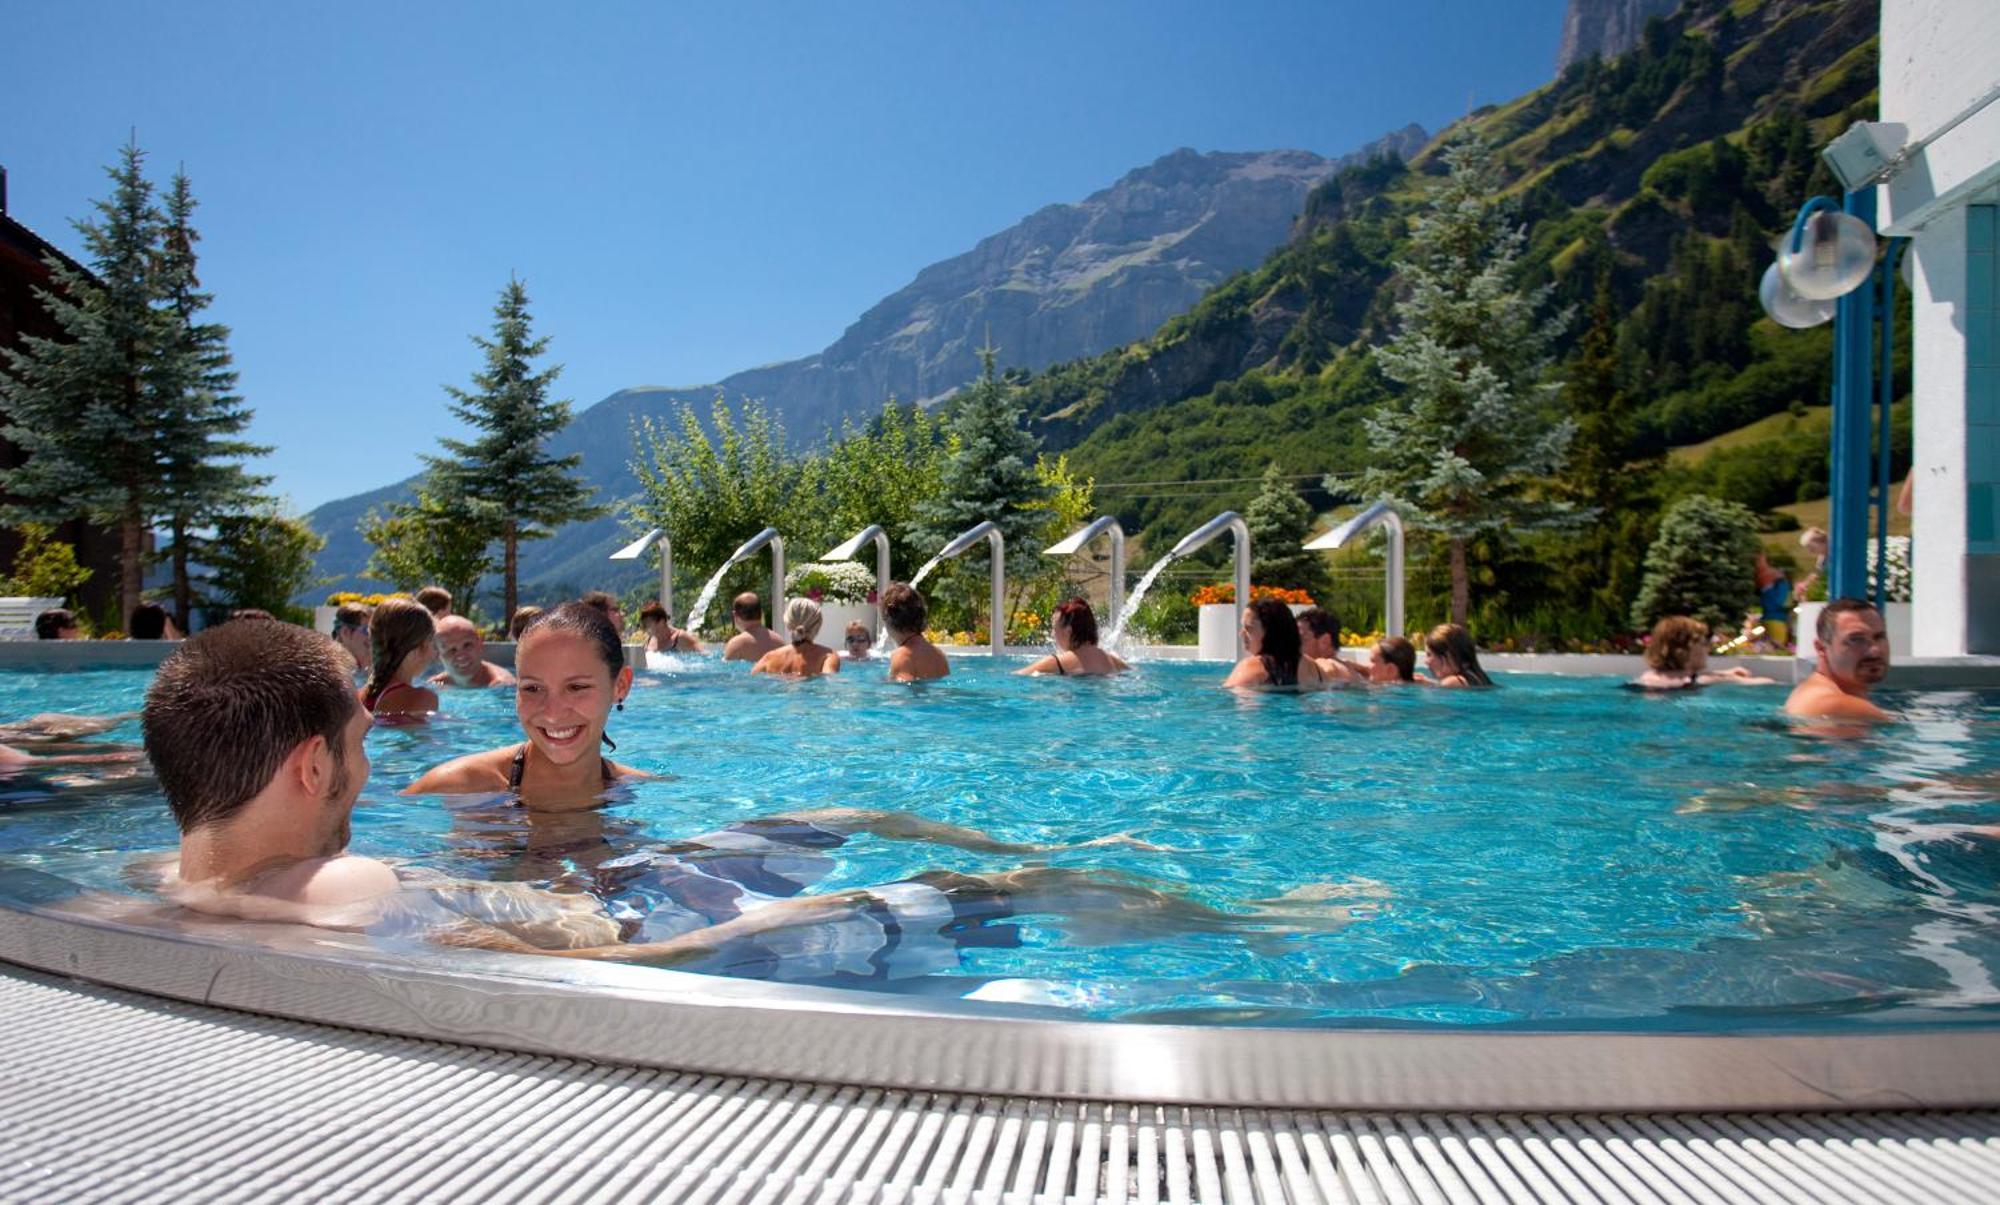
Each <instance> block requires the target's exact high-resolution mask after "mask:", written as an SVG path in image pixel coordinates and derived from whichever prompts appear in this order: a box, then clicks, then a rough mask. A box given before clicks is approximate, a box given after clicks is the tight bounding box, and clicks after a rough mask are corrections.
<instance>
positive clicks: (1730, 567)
mask: <svg viewBox="0 0 2000 1205" xmlns="http://www.w3.org/2000/svg"><path fill="white" fill-rule="evenodd" d="M1757 550H1758V543H1757V518H1756V516H1755V515H1752V514H1751V513H1750V511H1749V508H1747V507H1745V506H1742V505H1740V504H1738V503H1735V502H1719V501H1717V500H1716V499H1714V498H1711V497H1709V496H1707V495H1706V494H1689V495H1688V496H1687V497H1685V498H1682V499H1680V500H1679V501H1677V502H1675V503H1674V504H1673V506H1671V507H1669V508H1668V509H1667V513H1666V515H1665V517H1664V518H1662V519H1661V520H1660V534H1659V536H1658V537H1656V538H1655V539H1654V540H1653V545H1652V547H1650V548H1648V549H1646V578H1645V581H1643V582H1642V583H1640V586H1639V596H1638V597H1637V598H1636V599H1634V600H1633V601H1632V626H1634V627H1636V628H1650V627H1652V626H1653V625H1654V624H1655V623H1657V622H1658V621H1659V620H1661V619H1663V618H1665V617H1666V616H1669V615H1692V616H1693V617H1694V618H1696V619H1699V620H1701V621H1702V622H1703V623H1706V624H1707V625H1708V626H1709V627H1711V628H1720V627H1734V626H1735V625H1736V624H1737V622H1738V621H1739V620H1741V619H1742V618H1743V615H1744V613H1745V612H1747V611H1750V610H1751V609H1752V608H1754V607H1756V606H1757V582H1756V575H1755V573H1754V566H1755V563H1756V560H1757Z"/></svg>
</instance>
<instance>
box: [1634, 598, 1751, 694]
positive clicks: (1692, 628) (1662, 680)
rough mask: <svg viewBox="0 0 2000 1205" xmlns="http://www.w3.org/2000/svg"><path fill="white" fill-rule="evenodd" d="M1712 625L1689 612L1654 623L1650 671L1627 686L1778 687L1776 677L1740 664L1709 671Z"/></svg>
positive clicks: (1648, 650)
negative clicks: (1689, 616)
mask: <svg viewBox="0 0 2000 1205" xmlns="http://www.w3.org/2000/svg"><path fill="white" fill-rule="evenodd" d="M1707 666H1708V625H1707V624H1705V623H1703V622H1702V621H1701V620H1699V619H1690V618H1688V617H1687V616H1685V615H1669V616H1667V617H1666V618H1665V619H1662V620H1661V621H1660V622H1658V623H1656V624H1654V625H1653V631H1652V634H1651V635H1650V636H1648V637H1647V638H1646V672H1645V673H1642V674H1640V675H1639V676H1638V677H1636V678H1634V679H1632V680H1631V681H1630V682H1628V683H1626V684H1625V685H1627V686H1630V687H1632V688H1634V689H1636V690H1645V691H1672V690H1691V689H1693V688H1695V687H1698V686H1713V685H1716V684H1718V683H1729V684H1732V685H1736V686H1776V685H1777V680H1776V679H1774V678H1759V677H1757V676H1756V675H1755V674H1752V673H1751V672H1750V671H1749V670H1748V669H1745V668H1744V667H1742V666H1740V665H1736V666H1731V667H1730V668H1728V669H1725V670H1720V671H1717V672H1715V673H1709V672H1706V671H1707Z"/></svg>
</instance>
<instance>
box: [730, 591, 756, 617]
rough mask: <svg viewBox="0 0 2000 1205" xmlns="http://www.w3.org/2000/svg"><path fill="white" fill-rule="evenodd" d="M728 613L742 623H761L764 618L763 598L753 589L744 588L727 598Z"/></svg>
mask: <svg viewBox="0 0 2000 1205" xmlns="http://www.w3.org/2000/svg"><path fill="white" fill-rule="evenodd" d="M729 613H730V614H731V615H734V616H735V617H736V618H738V619H740V620H742V621H743V622H744V623H761V622H763V619H764V600H763V599H760V598H758V597H757V595H756V594H755V593H754V592H753V591H749V590H746V591H744V592H743V593H741V594H739V595H737V596H736V597H735V598H732V599H730V600H729Z"/></svg>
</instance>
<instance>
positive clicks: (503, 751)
mask: <svg viewBox="0 0 2000 1205" xmlns="http://www.w3.org/2000/svg"><path fill="white" fill-rule="evenodd" d="M515 669H516V670H517V672H518V675H519V679H520V682H519V685H518V686H516V688H515V692H514V712H515V714H516V715H517V716H519V717H520V721H521V732H522V734H523V735H525V736H526V737H527V738H528V739H527V740H526V741H524V742H522V743H521V744H519V745H510V746H503V747H501V748H499V749H489V750H487V751H486V752H484V753H474V754H470V755H468V756H465V757H461V758H458V759H456V760H454V761H448V762H446V763H445V764H443V765H441V766H437V767H435V768H433V769H432V770H430V771H428V772H427V773H425V774H424V775H423V777H421V778H419V779H417V781H416V782H414V783H411V784H410V786H409V788H408V789H407V790H405V791H404V792H403V793H404V794H406V795H477V794H496V793H501V792H510V791H511V792H513V793H514V794H515V795H516V796H517V797H518V798H519V800H520V802H521V803H522V805H524V806H526V807H530V808H534V809H536V810H538V811H568V810H572V809H576V808H590V807H596V806H598V805H599V804H600V803H602V802H603V800H602V796H603V794H604V790H605V788H606V787H608V786H610V785H611V784H612V783H615V782H617V781H618V780H620V779H621V778H645V777H649V775H646V774H644V773H642V772H641V771H638V770H632V769H629V768H625V767H620V766H617V765H614V764H613V763H612V762H611V760H610V759H609V758H607V757H605V756H604V755H603V754H602V753H601V752H600V751H599V744H600V742H601V743H603V744H605V745H610V746H611V747H612V748H614V749H615V748H617V746H616V745H615V744H614V743H613V742H612V740H611V737H610V736H609V735H607V734H606V733H605V731H604V728H605V725H606V724H607V723H608V722H609V721H610V719H611V711H612V708H614V707H617V708H619V709H621V710H622V709H623V707H624V703H625V695H626V692H628V691H630V690H631V689H632V669H631V667H630V666H628V665H626V664H625V650H624V649H623V648H622V647H620V645H619V643H618V633H617V631H616V629H614V628H613V627H612V626H611V622H610V621H609V620H608V619H606V618H605V617H604V612H602V611H600V610H598V609H597V608H595V607H592V606H589V605H586V604H584V603H577V602H569V603H564V604H563V605H562V606H560V607H557V608H555V609H554V610H552V611H545V612H543V613H542V614H541V615H540V616H538V617H536V619H535V621H534V622H533V623H532V624H530V625H528V628H527V630H526V631H524V632H522V633H521V644H520V648H519V649H518V650H517V651H516V653H515Z"/></svg>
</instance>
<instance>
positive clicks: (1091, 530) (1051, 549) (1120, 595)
mask: <svg viewBox="0 0 2000 1205" xmlns="http://www.w3.org/2000/svg"><path fill="white" fill-rule="evenodd" d="M1107 533H1108V534H1109V535H1110V536H1111V597H1110V598H1109V599H1108V600H1106V602H1107V605H1106V611H1107V613H1108V614H1109V615H1110V616H1111V617H1112V618H1113V619H1116V618H1117V617H1118V616H1120V615H1123V614H1124V613H1125V529H1124V528H1123V527H1121V526H1119V525H1118V520H1116V519H1114V518H1112V517H1111V516H1110V515H1105V516H1103V517H1101V518H1098V519H1093V520H1092V521H1091V522H1090V524H1089V526H1087V527H1084V528H1083V529H1082V530H1080V531H1075V532H1072V533H1070V534H1069V535H1068V536H1066V537H1064V538H1063V539H1061V540H1058V541H1057V542H1056V543H1054V544H1051V545H1049V546H1048V547H1047V548H1044V549H1042V555H1043V556H1072V555H1074V554H1075V553H1077V552H1079V551H1081V550H1082V549H1083V546H1084V545H1085V544H1088V543H1090V542H1091V541H1092V540H1094V539H1096V538H1097V537H1099V536H1101V535H1105V534H1107Z"/></svg>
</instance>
